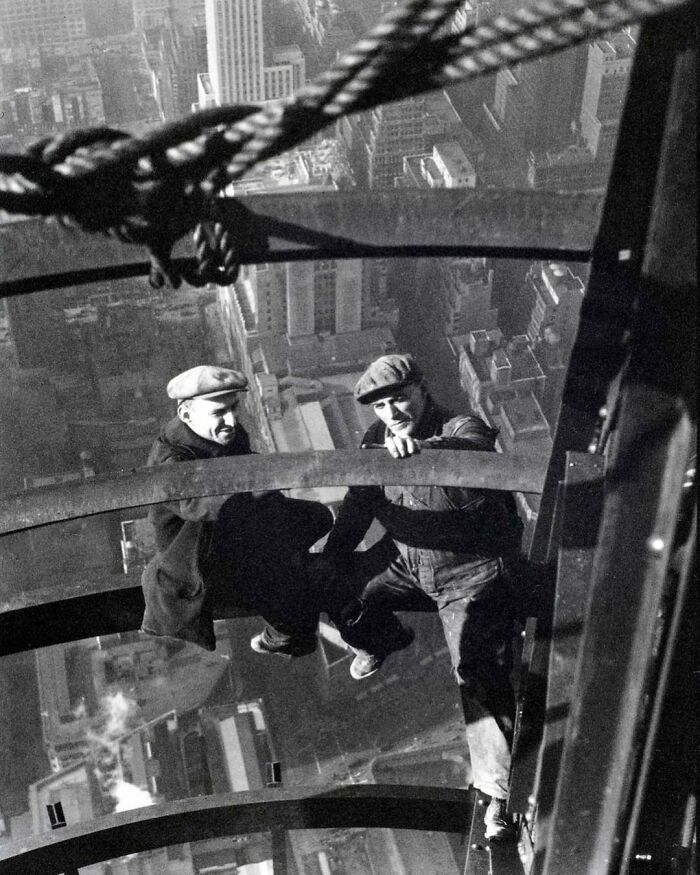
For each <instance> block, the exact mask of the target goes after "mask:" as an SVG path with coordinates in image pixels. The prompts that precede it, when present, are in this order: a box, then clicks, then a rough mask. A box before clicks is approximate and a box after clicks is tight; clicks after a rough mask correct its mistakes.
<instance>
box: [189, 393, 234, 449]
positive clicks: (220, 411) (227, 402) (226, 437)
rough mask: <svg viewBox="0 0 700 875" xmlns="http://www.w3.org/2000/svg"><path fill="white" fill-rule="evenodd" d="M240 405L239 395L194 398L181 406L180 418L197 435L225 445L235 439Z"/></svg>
mask: <svg viewBox="0 0 700 875" xmlns="http://www.w3.org/2000/svg"><path fill="white" fill-rule="evenodd" d="M239 404H240V398H239V396H238V393H235V394H233V393H232V394H230V395H220V396H219V397H218V398H192V399H191V400H190V401H188V402H187V403H186V404H182V405H181V406H180V408H179V410H178V416H179V417H180V419H181V420H182V421H183V422H184V423H185V424H186V425H188V426H189V427H190V428H191V429H192V431H193V432H194V433H195V434H197V435H199V436H200V437H202V438H204V439H205V440H208V441H213V443H215V444H223V445H225V444H229V443H231V441H232V440H233V439H234V437H235V433H236V431H235V430H236V422H237V421H238V414H237V411H238V406H239Z"/></svg>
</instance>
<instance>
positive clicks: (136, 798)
mask: <svg viewBox="0 0 700 875" xmlns="http://www.w3.org/2000/svg"><path fill="white" fill-rule="evenodd" d="M110 794H111V796H112V797H113V798H114V799H116V800H117V807H116V808H115V809H114V810H115V811H131V809H132V808H145V807H146V806H147V805H153V804H154V803H155V799H154V798H153V797H152V796H151V794H150V793H149V792H148V790H142V789H141V788H140V787H137V786H136V785H135V784H129V783H128V781H116V782H115V783H114V784H113V785H112V786H111V787H110Z"/></svg>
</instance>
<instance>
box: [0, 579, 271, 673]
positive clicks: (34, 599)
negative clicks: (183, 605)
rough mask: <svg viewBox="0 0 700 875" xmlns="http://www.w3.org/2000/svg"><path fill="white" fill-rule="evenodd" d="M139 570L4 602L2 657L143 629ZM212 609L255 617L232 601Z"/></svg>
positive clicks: (221, 615)
mask: <svg viewBox="0 0 700 875" xmlns="http://www.w3.org/2000/svg"><path fill="white" fill-rule="evenodd" d="M140 571H141V570H140V569H138V570H137V571H132V572H130V573H129V574H104V575H103V576H101V577H96V576H95V575H91V576H90V577H89V578H87V577H86V578H83V579H80V580H71V581H69V582H67V583H64V582H62V581H60V580H57V581H54V582H53V583H52V585H51V586H50V587H48V588H45V589H36V590H29V591H28V592H21V593H18V594H16V595H13V596H12V598H11V599H10V600H8V601H5V602H2V603H0V657H1V656H7V655H8V654H10V653H20V652H22V651H26V650H35V649H37V648H39V647H51V646H52V645H55V644H64V643H66V642H68V641H80V640H81V639H83V638H93V637H95V636H97V635H114V634H116V633H119V632H133V631H135V630H137V629H139V628H140V626H141V619H142V617H143V609H144V602H143V593H142V591H141V585H140ZM213 610H214V616H215V618H216V619H217V620H221V619H228V618H235V617H250V616H254V612H252V611H251V610H250V609H249V608H246V607H244V606H241V607H237V606H235V605H232V604H228V605H227V606H226V608H225V609H223V608H222V609H220V608H218V607H217V606H216V605H214V606H213Z"/></svg>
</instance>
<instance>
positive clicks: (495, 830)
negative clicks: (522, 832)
mask: <svg viewBox="0 0 700 875" xmlns="http://www.w3.org/2000/svg"><path fill="white" fill-rule="evenodd" d="M484 824H485V825H486V830H485V832H484V835H485V837H486V838H487V839H488V840H489V841H491V842H514V841H515V840H516V838H517V832H516V829H515V824H514V823H513V819H512V817H511V816H510V815H509V814H508V811H507V806H506V800H505V799H496V797H495V796H494V797H492V799H491V801H490V802H489V804H488V806H487V808H486V814H485V815H484Z"/></svg>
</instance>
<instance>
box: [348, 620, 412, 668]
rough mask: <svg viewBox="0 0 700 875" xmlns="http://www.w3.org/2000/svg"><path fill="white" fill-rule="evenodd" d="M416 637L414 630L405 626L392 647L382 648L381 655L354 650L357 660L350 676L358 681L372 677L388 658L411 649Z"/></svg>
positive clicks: (351, 666)
mask: <svg viewBox="0 0 700 875" xmlns="http://www.w3.org/2000/svg"><path fill="white" fill-rule="evenodd" d="M415 637H416V636H415V633H414V631H413V629H411V628H409V627H408V626H405V627H402V628H401V630H400V631H399V632H398V633H397V634H396V635H395V636H394V639H393V640H392V642H391V644H390V646H389V647H388V648H386V649H384V648H382V650H381V651H380V652H379V653H368V652H367V651H366V650H355V648H353V650H354V651H355V658H354V659H353V661H352V664H351V665H350V675H351V676H352V677H353V678H354V679H355V680H356V681H362V680H364V679H365V678H368V677H370V675H373V674H375V673H376V672H378V671H379V669H380V668H381V667H382V665H383V664H384V660H385V659H386V658H387V656H389V655H390V654H392V653H396V652H397V651H398V650H405V648H406V647H410V646H411V644H413V639H414V638H415Z"/></svg>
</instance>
